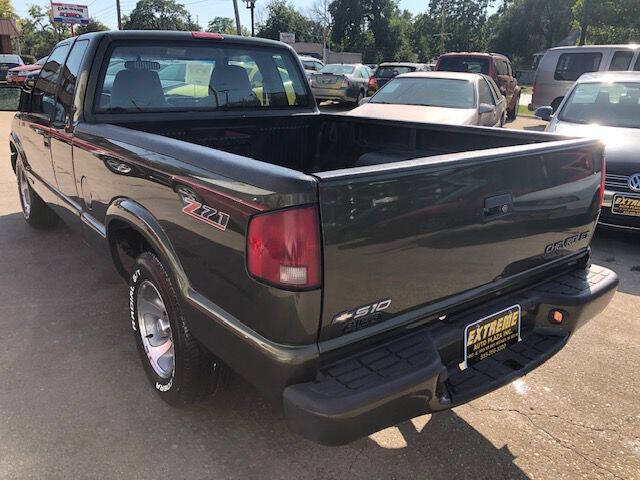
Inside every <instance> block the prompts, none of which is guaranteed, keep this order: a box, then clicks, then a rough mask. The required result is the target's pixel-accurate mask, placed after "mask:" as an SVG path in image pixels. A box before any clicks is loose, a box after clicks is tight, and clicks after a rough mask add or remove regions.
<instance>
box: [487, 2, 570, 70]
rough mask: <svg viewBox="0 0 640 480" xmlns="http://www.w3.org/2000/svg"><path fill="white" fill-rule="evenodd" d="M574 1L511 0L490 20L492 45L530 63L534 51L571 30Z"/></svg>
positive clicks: (541, 48)
mask: <svg viewBox="0 0 640 480" xmlns="http://www.w3.org/2000/svg"><path fill="white" fill-rule="evenodd" d="M574 2H575V0H511V1H509V2H505V4H503V6H501V7H500V8H499V9H498V12H497V13H496V14H495V15H493V16H492V17H491V18H490V19H489V21H488V30H489V32H490V34H489V37H490V38H489V48H490V49H491V50H492V51H496V52H500V53H503V54H505V55H507V56H508V57H510V58H511V59H512V60H513V61H514V62H515V63H520V64H530V63H531V62H532V60H533V54H534V53H536V52H539V51H541V50H544V49H547V48H550V47H553V46H554V45H556V44H557V43H558V42H560V41H561V40H563V39H564V38H565V37H567V35H568V34H569V33H570V31H571V20H572V13H571V9H572V6H573V4H574Z"/></svg>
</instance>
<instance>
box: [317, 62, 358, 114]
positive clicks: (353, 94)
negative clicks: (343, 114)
mask: <svg viewBox="0 0 640 480" xmlns="http://www.w3.org/2000/svg"><path fill="white" fill-rule="evenodd" d="M309 83H310V84H311V90H312V91H313V95H314V96H315V97H316V100H317V101H318V102H322V101H324V100H336V101H338V102H353V103H355V104H356V105H357V104H358V103H359V102H360V100H362V99H363V98H364V97H366V96H367V90H368V87H369V69H368V68H367V67H366V66H364V65H362V64H354V65H348V64H342V63H331V64H329V65H325V66H324V68H323V69H322V70H320V72H319V73H316V74H313V75H311V76H310V77H309Z"/></svg>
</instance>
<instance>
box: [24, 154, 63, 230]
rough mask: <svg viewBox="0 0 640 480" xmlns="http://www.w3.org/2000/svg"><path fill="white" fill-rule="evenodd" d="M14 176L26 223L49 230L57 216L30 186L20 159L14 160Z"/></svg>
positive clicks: (54, 223)
mask: <svg viewBox="0 0 640 480" xmlns="http://www.w3.org/2000/svg"><path fill="white" fill-rule="evenodd" d="M16 177H17V179H18V195H19V196H20V206H21V207H22V215H23V216H24V219H25V221H26V222H27V224H28V225H29V226H30V227H33V228H36V229H38V230H50V229H51V228H53V227H55V226H56V224H57V223H58V216H57V215H56V214H55V213H53V210H51V209H50V208H49V206H48V205H47V204H46V203H45V202H44V201H43V200H42V198H40V196H39V195H38V194H37V193H36V192H35V191H34V190H33V188H31V184H30V183H29V176H28V175H27V170H26V168H25V166H24V164H23V163H22V161H21V160H18V161H17V162H16Z"/></svg>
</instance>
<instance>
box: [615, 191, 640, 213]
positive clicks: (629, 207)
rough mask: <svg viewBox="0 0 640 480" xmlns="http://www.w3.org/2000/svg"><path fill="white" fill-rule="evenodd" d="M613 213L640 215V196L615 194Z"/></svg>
mask: <svg viewBox="0 0 640 480" xmlns="http://www.w3.org/2000/svg"><path fill="white" fill-rule="evenodd" d="M611 213H617V214H618V215H629V216H632V217H640V196H631V195H614V196H613V204H612V205H611Z"/></svg>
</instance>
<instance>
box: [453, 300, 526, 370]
mask: <svg viewBox="0 0 640 480" xmlns="http://www.w3.org/2000/svg"><path fill="white" fill-rule="evenodd" d="M518 341H520V305H514V306H512V307H509V308H507V309H505V310H502V311H500V312H498V313H494V314H493V315H489V316H488V317H485V318H482V319H480V320H478V321H477V322H474V323H472V324H471V325H468V326H467V328H466V329H465V333H464V343H465V347H464V349H465V350H464V354H465V357H464V359H465V362H464V365H465V367H468V366H470V365H473V364H475V363H477V362H479V361H481V360H484V359H485V358H488V357H490V356H491V355H494V354H496V353H498V352H500V351H502V350H504V349H505V348H507V346H509V345H511V344H513V343H516V342H518Z"/></svg>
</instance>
